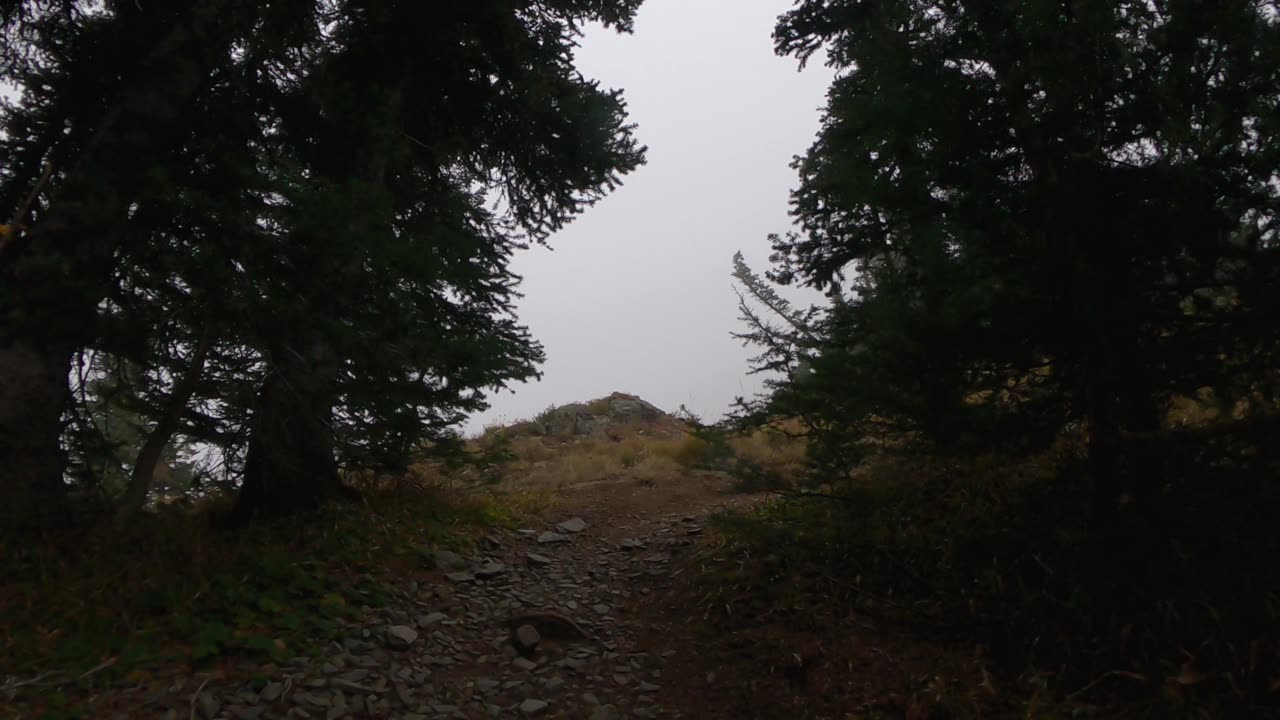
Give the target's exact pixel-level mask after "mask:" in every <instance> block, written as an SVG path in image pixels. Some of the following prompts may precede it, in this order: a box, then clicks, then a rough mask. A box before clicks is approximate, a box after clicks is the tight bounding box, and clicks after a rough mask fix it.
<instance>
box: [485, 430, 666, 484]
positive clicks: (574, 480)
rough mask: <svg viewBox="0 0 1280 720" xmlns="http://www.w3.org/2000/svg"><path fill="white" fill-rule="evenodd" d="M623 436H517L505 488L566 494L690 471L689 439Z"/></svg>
mask: <svg viewBox="0 0 1280 720" xmlns="http://www.w3.org/2000/svg"><path fill="white" fill-rule="evenodd" d="M642 432H643V431H638V430H632V431H629V432H627V431H619V432H617V433H615V438H617V439H614V438H594V437H591V438H578V439H557V438H543V437H517V438H515V439H513V440H512V441H511V445H510V451H511V453H512V455H513V456H514V459H513V460H512V461H511V462H509V463H507V464H506V465H505V466H503V468H502V470H501V472H502V476H503V483H502V484H503V485H504V486H509V487H511V488H513V489H515V490H516V491H527V490H528V489H529V488H544V489H554V490H561V489H565V488H570V487H574V486H577V485H584V484H588V483H593V482H598V481H600V480H606V479H610V478H618V477H630V478H634V479H637V480H643V479H646V478H657V477H663V476H669V475H672V474H676V473H680V472H684V471H685V470H684V466H683V465H681V458H682V452H681V450H682V448H683V447H685V446H686V444H687V443H688V442H689V440H690V438H689V437H688V436H687V435H683V434H681V435H657V434H648V433H644V434H642Z"/></svg>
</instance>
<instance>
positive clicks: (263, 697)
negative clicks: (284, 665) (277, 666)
mask: <svg viewBox="0 0 1280 720" xmlns="http://www.w3.org/2000/svg"><path fill="white" fill-rule="evenodd" d="M281 695H284V683H278V682H270V683H267V685H266V687H264V688H262V692H261V693H259V695H258V699H259V700H260V701H262V702H264V703H268V704H269V703H273V702H275V701H277V700H279V699H280V696H281Z"/></svg>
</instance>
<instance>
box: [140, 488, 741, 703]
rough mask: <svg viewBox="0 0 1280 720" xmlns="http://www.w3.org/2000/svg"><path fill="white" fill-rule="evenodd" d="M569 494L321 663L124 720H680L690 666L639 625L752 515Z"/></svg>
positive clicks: (417, 585) (295, 665)
mask: <svg viewBox="0 0 1280 720" xmlns="http://www.w3.org/2000/svg"><path fill="white" fill-rule="evenodd" d="M570 495H571V500H570V501H569V502H566V503H565V504H564V505H563V506H561V507H560V508H559V509H558V510H557V511H554V512H553V513H551V514H550V516H548V517H546V518H542V519H540V520H539V521H538V522H536V523H535V522H532V521H530V523H529V524H530V526H529V527H527V528H523V529H519V530H512V531H507V530H502V531H494V532H492V533H490V534H489V535H488V536H486V537H484V538H482V539H481V542H480V543H479V545H478V547H477V550H476V551H475V552H474V553H471V554H467V555H459V554H456V553H452V552H448V551H438V552H436V553H435V554H434V556H433V557H434V560H435V564H436V566H437V568H438V570H437V572H435V573H433V574H432V575H431V576H430V577H429V578H423V579H418V580H413V581H409V582H407V583H406V584H405V586H404V587H403V588H402V590H401V592H400V593H399V594H398V596H397V597H396V598H395V600H394V601H393V602H392V603H391V604H390V605H389V606H388V607H384V608H379V609H367V610H365V611H364V612H363V615H362V617H361V618H360V619H359V621H358V622H356V623H353V624H352V625H351V626H350V628H349V633H348V635H347V637H345V638H344V639H343V640H341V641H340V642H334V643H331V644H330V646H329V647H328V648H327V649H326V651H325V653H324V654H323V655H322V656H321V657H317V658H310V659H308V658H297V659H295V660H293V661H291V662H289V663H287V664H285V665H284V666H281V667H278V668H274V669H270V668H269V670H270V673H269V677H270V681H269V682H267V683H266V684H265V685H264V684H263V683H262V682H261V681H259V682H258V683H255V684H245V685H242V686H228V685H226V684H225V683H220V682H218V681H208V680H202V679H201V677H199V676H195V677H188V678H183V679H180V680H178V681H177V682H175V683H174V684H173V685H172V686H171V687H169V688H168V691H167V692H165V693H164V694H163V696H161V697H152V698H149V699H143V698H139V700H140V701H141V702H142V703H143V705H144V708H145V709H144V710H141V711H140V709H139V708H135V709H134V710H132V711H131V712H129V713H128V714H127V715H123V716H122V717H131V718H132V717H160V718H165V719H166V720H169V719H172V720H179V719H180V718H181V719H186V718H204V719H205V720H215V719H218V718H228V719H232V720H259V719H269V718H270V719H274V718H302V719H306V718H323V719H324V720H341V719H344V718H401V719H403V720H437V719H444V718H450V719H452V718H473V719H474V718H532V717H538V718H583V719H588V718H589V719H590V720H613V719H617V718H677V717H681V713H680V712H679V710H678V709H677V708H675V707H672V706H671V705H670V704H669V703H668V702H666V701H665V700H664V692H663V686H664V681H665V679H666V678H665V677H664V671H665V669H666V667H667V665H668V662H669V661H670V660H672V658H673V656H675V655H678V654H679V653H680V652H681V651H680V649H679V648H675V649H667V650H665V651H663V652H662V653H661V654H650V653H647V652H644V651H643V650H642V649H641V648H643V647H651V646H654V645H655V643H654V642H652V641H653V640H654V639H655V638H656V637H660V636H661V634H662V633H663V632H664V628H663V627H662V624H661V620H660V619H659V620H655V619H654V618H653V617H651V614H648V615H646V614H645V613H643V612H640V611H641V610H643V607H644V603H645V601H646V598H649V597H652V596H654V594H655V593H659V592H661V590H662V589H663V588H665V587H666V586H667V585H668V584H669V582H670V581H671V575H672V572H673V571H672V567H673V563H674V562H675V561H677V560H678V558H679V557H680V556H681V555H682V554H684V553H687V552H689V549H690V547H691V546H692V545H693V544H694V543H695V542H696V540H697V537H698V535H699V534H700V533H701V532H702V528H703V522H704V521H705V519H706V517H707V516H708V515H709V514H710V513H712V512H714V511H715V510H716V509H718V508H720V507H722V506H724V505H725V504H729V503H733V502H739V501H741V500H740V499H739V500H734V499H726V497H725V496H722V495H718V494H716V493H714V492H712V491H711V489H710V488H707V487H690V488H686V489H685V490H684V492H676V493H669V492H663V491H661V490H657V489H652V488H650V489H646V488H641V487H633V486H625V487H624V486H621V485H619V486H610V485H609V484H607V483H604V484H598V485H596V486H594V487H591V488H582V489H580V491H579V492H577V493H572V494H570ZM642 618H643V619H642ZM655 623H656V624H655Z"/></svg>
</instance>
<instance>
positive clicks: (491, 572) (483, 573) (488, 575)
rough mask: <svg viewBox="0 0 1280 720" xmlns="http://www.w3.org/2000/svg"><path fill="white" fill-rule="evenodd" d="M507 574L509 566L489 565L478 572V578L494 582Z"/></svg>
mask: <svg viewBox="0 0 1280 720" xmlns="http://www.w3.org/2000/svg"><path fill="white" fill-rule="evenodd" d="M506 572H507V566H506V565H503V564H502V563H488V564H487V565H485V566H483V567H481V568H480V569H478V570H476V577H477V578H479V579H481V580H492V579H494V578H496V577H498V576H500V575H504V574H506Z"/></svg>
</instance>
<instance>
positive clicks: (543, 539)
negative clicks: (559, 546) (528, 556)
mask: <svg viewBox="0 0 1280 720" xmlns="http://www.w3.org/2000/svg"><path fill="white" fill-rule="evenodd" d="M568 541H569V538H568V536H566V535H561V534H560V533H554V532H551V531H550V530H548V531H546V532H544V533H542V534H541V535H539V536H538V544H539V545H550V544H551V543H562V542H568Z"/></svg>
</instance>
